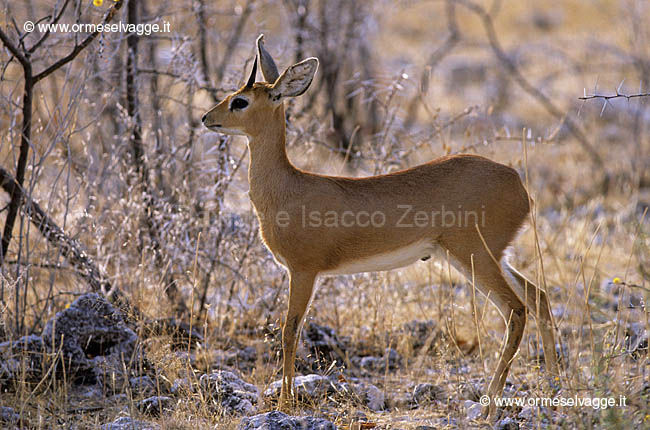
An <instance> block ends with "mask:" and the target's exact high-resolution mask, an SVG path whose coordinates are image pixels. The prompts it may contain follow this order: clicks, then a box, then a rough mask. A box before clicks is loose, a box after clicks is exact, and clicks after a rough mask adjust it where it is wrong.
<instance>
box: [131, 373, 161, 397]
mask: <svg viewBox="0 0 650 430" xmlns="http://www.w3.org/2000/svg"><path fill="white" fill-rule="evenodd" d="M129 384H131V390H133V392H134V393H136V394H153V393H155V392H156V384H155V383H154V381H153V379H151V377H149V376H147V375H144V376H136V377H133V378H131V379H129Z"/></svg>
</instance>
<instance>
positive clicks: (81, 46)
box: [34, 1, 124, 83]
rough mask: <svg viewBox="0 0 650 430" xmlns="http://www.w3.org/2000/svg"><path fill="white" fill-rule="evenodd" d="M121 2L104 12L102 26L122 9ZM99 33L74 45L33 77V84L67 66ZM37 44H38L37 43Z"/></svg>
mask: <svg viewBox="0 0 650 430" xmlns="http://www.w3.org/2000/svg"><path fill="white" fill-rule="evenodd" d="M123 3H124V2H123V1H119V2H116V3H114V4H113V6H111V8H110V9H109V10H108V12H106V15H105V16H104V19H103V20H102V23H103V24H107V23H109V22H111V21H112V20H113V17H114V16H115V13H117V11H118V10H119V9H120V8H121V7H122V4H123ZM99 33H100V32H99V31H97V30H96V31H94V32H93V33H91V34H89V35H88V36H87V37H86V38H85V39H84V40H83V41H81V43H80V44H78V45H75V47H74V48H73V49H72V51H71V52H70V53H69V54H68V55H66V56H65V57H63V58H61V59H59V60H58V61H57V62H55V63H54V64H52V65H51V66H50V67H48V68H47V69H45V70H43V71H42V72H41V73H38V74H37V75H34V83H36V82H38V81H40V80H41V79H43V78H45V77H47V76H49V75H50V74H51V73H52V72H54V71H56V70H57V69H59V68H61V67H62V66H64V65H66V64H68V63H69V62H70V61H72V60H74V59H75V57H76V56H77V55H79V53H80V52H81V51H83V50H84V48H86V46H88V45H90V43H91V42H92V41H93V40H95V38H96V37H97V36H98V35H99ZM37 43H38V42H37Z"/></svg>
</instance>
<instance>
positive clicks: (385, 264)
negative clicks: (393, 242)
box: [319, 240, 437, 275]
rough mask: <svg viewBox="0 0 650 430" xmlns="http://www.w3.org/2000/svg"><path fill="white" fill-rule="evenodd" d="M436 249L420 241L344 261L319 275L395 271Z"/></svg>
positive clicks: (426, 241) (428, 242) (428, 243)
mask: <svg viewBox="0 0 650 430" xmlns="http://www.w3.org/2000/svg"><path fill="white" fill-rule="evenodd" d="M436 248H437V247H436V246H435V245H434V244H433V243H432V242H431V241H429V240H421V241H418V242H415V243H412V244H411V245H408V246H405V247H403V248H399V249H396V250H393V251H389V252H384V253H381V254H377V255H373V256H372V257H367V258H362V259H359V260H352V261H346V262H345V263H343V264H341V265H339V266H338V267H335V268H334V269H331V270H327V271H324V272H320V273H319V275H351V274H354V273H363V272H381V271H384V270H392V269H397V268H399V267H404V266H408V265H410V264H412V263H415V262H416V261H418V260H419V259H421V258H423V257H428V256H430V255H432V254H434V253H435V252H436Z"/></svg>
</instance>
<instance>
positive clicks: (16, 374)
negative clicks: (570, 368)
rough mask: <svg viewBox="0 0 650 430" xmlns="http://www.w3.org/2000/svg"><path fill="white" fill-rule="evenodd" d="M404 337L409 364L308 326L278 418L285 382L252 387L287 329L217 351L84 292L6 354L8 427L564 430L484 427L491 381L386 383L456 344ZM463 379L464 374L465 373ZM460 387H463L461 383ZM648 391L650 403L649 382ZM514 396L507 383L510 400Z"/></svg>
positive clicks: (505, 418) (546, 419)
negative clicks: (60, 398)
mask: <svg viewBox="0 0 650 430" xmlns="http://www.w3.org/2000/svg"><path fill="white" fill-rule="evenodd" d="M399 331H400V335H401V338H402V339H403V340H404V341H407V342H408V343H409V348H410V349H411V350H412V352H413V354H411V355H410V357H409V358H408V359H407V358H405V357H403V356H401V355H400V354H399V353H398V352H397V351H396V350H395V349H393V348H387V349H385V350H378V349H377V348H376V347H373V346H371V345H366V344H363V342H361V343H358V342H357V343H355V344H353V343H352V342H351V341H350V339H349V338H346V337H342V336H338V335H337V333H336V332H335V331H334V330H333V329H332V328H330V327H327V326H321V325H318V324H316V323H313V322H312V323H311V324H309V325H307V326H306V327H305V330H304V332H303V343H304V344H303V348H302V349H301V352H300V357H299V359H298V362H297V365H298V376H297V377H296V381H295V384H296V391H297V396H298V399H299V402H300V405H301V406H300V407H298V408H297V410H296V416H292V415H287V414H284V413H281V412H277V411H274V410H273V409H274V405H275V402H276V400H277V398H278V395H279V392H280V387H281V381H279V380H276V381H275V382H272V383H270V384H268V385H267V386H266V387H264V388H263V389H261V388H260V387H259V385H256V384H254V383H253V381H252V380H251V375H255V374H256V373H257V372H259V371H261V369H260V368H259V366H260V365H261V363H264V362H269V361H272V354H273V353H274V352H273V351H276V352H277V351H278V350H279V349H278V348H279V340H280V339H279V336H278V335H277V330H276V331H275V332H272V333H267V334H266V337H267V342H265V343H264V345H263V346H264V348H263V350H259V349H257V348H255V347H252V346H247V347H245V346H241V345H240V346H238V347H231V348H228V349H219V348H218V347H217V346H215V347H211V346H210V345H209V344H208V342H207V341H205V340H204V337H203V336H202V335H201V334H200V333H199V332H198V331H197V330H195V329H194V328H192V327H189V326H187V325H185V324H182V323H178V322H177V321H174V320H165V321H141V322H140V323H138V324H134V323H132V322H131V319H129V318H127V317H126V315H125V313H124V312H122V311H121V310H119V309H118V308H116V307H115V306H113V305H112V304H110V303H109V302H107V301H106V300H105V299H104V298H102V297H100V296H98V295H96V294H86V295H82V296H80V297H79V298H77V299H76V300H75V301H74V302H73V303H71V304H70V305H69V306H68V307H67V308H66V309H65V310H63V311H61V312H59V313H57V314H56V316H55V317H54V318H52V319H51V320H50V321H49V322H48V324H47V325H46V327H45V329H44V330H43V333H42V334H41V335H40V336H36V335H30V336H25V337H23V338H21V339H19V340H16V341H12V342H4V343H2V344H0V355H1V357H2V360H1V361H0V386H1V389H2V393H3V396H2V398H3V399H4V400H3V402H2V409H1V415H0V423H1V424H2V428H8V429H14V428H32V427H37V426H40V427H44V428H55V427H61V428H98V427H101V428H102V429H106V430H108V429H112V430H117V429H143V430H144V429H160V428H191V427H196V426H197V424H198V426H199V427H200V428H236V429H239V430H294V429H296V430H297V429H302V430H330V429H337V428H347V429H358V430H361V429H370V428H385V429H389V428H390V429H399V428H413V429H418V430H428V429H434V428H445V427H464V426H465V425H468V424H469V423H473V425H479V426H480V425H489V426H495V427H496V428H500V429H516V428H553V427H555V426H556V425H559V424H561V423H562V422H563V420H564V418H565V416H564V414H563V413H562V412H560V411H556V410H552V409H549V408H530V407H519V408H509V409H507V410H503V411H500V414H499V416H498V418H497V420H496V421H495V422H493V423H488V422H487V421H484V420H483V418H482V414H481V411H482V408H481V405H480V404H479V403H478V400H479V399H478V397H479V393H480V392H481V391H480V390H481V389H482V388H483V384H484V383H485V381H484V378H458V379H454V378H452V379H454V380H450V381H447V383H436V384H433V383H426V382H420V383H416V382H414V381H410V380H409V379H407V378H402V379H401V382H400V383H399V384H386V383H385V381H386V380H387V378H390V377H391V376H390V375H393V374H399V373H400V369H402V368H403V367H404V366H405V364H407V362H413V361H417V360H418V358H420V359H421V357H422V356H423V355H435V354H436V352H435V350H436V348H437V346H438V345H440V343H441V342H446V341H447V340H446V339H445V335H444V334H443V332H442V331H441V330H439V329H438V327H437V326H436V324H435V323H434V322H433V321H412V322H409V323H407V324H405V325H403V326H402V327H401V328H400V329H399ZM157 336H165V337H164V339H165V342H166V343H167V346H169V348H170V349H168V350H166V352H165V353H164V354H160V349H159V348H160V347H159V346H154V347H152V345H155V344H154V343H152V342H153V341H154V339H155V338H156V337H157ZM637 340H638V339H637ZM637 340H635V342H636V341H637ZM642 342H643V340H642ZM645 342H646V344H647V337H646V338H645ZM157 351H158V353H157ZM165 356H166V357H167V359H166V360H170V358H169V357H174V358H175V359H176V360H177V361H176V363H177V365H176V370H175V371H170V369H171V368H173V367H174V366H172V365H170V364H169V362H167V363H166V362H165V359H161V357H165ZM206 357H210V359H207V358H206ZM540 358H541V359H543V357H540ZM178 363H180V364H178ZM457 371H458V372H459V373H463V372H466V370H463V366H462V364H461V365H459V366H458V369H457ZM174 376H175V377H174ZM276 376H277V375H276ZM253 377H254V376H253ZM400 378H401V377H400ZM436 380H437V381H440V379H439V378H438V379H436ZM459 380H460V381H463V380H464V381H465V382H461V384H460V385H459V383H458V381H459ZM61 387H65V390H66V395H65V397H66V399H65V407H64V411H65V413H61V412H58V413H57V411H56V410H55V409H57V408H55V407H54V406H50V410H48V407H47V406H43V405H42V402H41V403H39V402H35V401H33V399H32V398H33V397H34V396H35V395H36V396H38V395H41V396H42V395H43V393H46V394H47V393H48V390H49V392H52V393H56V392H57V390H60V389H61ZM389 387H393V388H389ZM395 387H399V388H397V389H395ZM26 388H27V389H26ZM517 390H518V391H517V395H519V396H522V395H525V394H526V387H525V386H523V387H521V386H520V387H517ZM644 390H645V395H646V397H647V396H648V395H649V394H650V384H649V383H646V385H645V386H644ZM21 393H22V394H21ZM514 393H515V388H514V386H513V385H510V384H508V386H507V387H506V394H507V395H513V394H514ZM21 397H22V400H21V401H19V398H21ZM54 397H56V394H53V398H54ZM8 399H15V400H16V401H14V402H9V401H8ZM35 403H38V404H37V405H35ZM188 411H193V413H194V414H196V416H197V421H195V422H194V424H192V425H189V426H188V425H187V422H186V423H185V424H182V423H179V421H178V419H174V417H175V416H176V417H177V416H179V415H182V416H187V414H188ZM451 412H453V413H451ZM170 423H176V424H173V425H172V424H170Z"/></svg>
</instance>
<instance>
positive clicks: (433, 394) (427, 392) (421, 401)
mask: <svg viewBox="0 0 650 430" xmlns="http://www.w3.org/2000/svg"><path fill="white" fill-rule="evenodd" d="M437 400H442V390H441V389H440V388H439V387H437V386H436V385H433V384H429V383H423V384H418V385H416V387H415V389H414V390H413V406H421V405H426V404H430V403H434V402H435V401H437Z"/></svg>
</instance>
